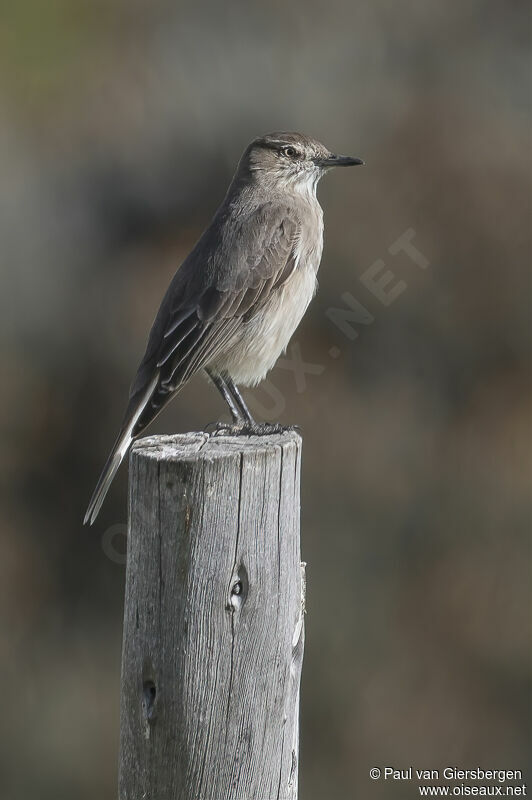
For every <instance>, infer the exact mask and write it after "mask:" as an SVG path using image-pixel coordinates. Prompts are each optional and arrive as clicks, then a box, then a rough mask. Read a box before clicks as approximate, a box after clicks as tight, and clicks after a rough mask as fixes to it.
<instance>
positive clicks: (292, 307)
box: [213, 266, 317, 386]
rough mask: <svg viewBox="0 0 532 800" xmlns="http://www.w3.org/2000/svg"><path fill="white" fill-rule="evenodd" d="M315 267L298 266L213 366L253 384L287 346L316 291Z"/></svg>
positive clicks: (263, 375) (243, 326) (235, 379)
mask: <svg viewBox="0 0 532 800" xmlns="http://www.w3.org/2000/svg"><path fill="white" fill-rule="evenodd" d="M316 285H317V282H316V270H315V268H313V267H312V266H307V267H303V268H298V269H297V270H296V271H295V272H294V274H293V275H292V277H291V278H290V279H289V280H288V281H287V282H286V284H285V285H284V286H283V287H282V288H281V289H280V290H279V291H278V292H276V294H275V295H273V296H272V297H271V299H270V300H269V301H268V303H267V304H266V305H265V306H264V307H263V308H262V309H261V310H260V311H259V312H258V313H257V314H256V315H255V317H254V318H253V319H251V320H250V321H249V322H248V323H247V324H245V325H242V327H241V328H240V330H239V332H238V337H237V338H236V340H235V341H234V342H232V343H231V346H230V348H229V349H228V350H227V352H225V353H224V354H223V355H220V356H219V358H218V359H217V360H216V364H213V367H214V368H215V369H216V370H218V371H220V372H224V371H225V372H227V373H228V374H229V375H230V376H231V378H232V379H233V380H234V382H235V383H236V384H241V385H242V386H255V385H256V384H257V383H259V381H261V380H262V379H263V378H264V377H265V375H266V373H267V372H269V370H270V369H271V368H272V367H273V365H274V364H275V362H276V361H277V359H278V358H279V356H280V355H281V353H282V352H283V351H284V350H285V349H286V347H287V345H288V342H289V341H290V339H291V337H292V334H293V333H294V331H295V329H296V328H297V326H298V325H299V323H300V322H301V318H302V316H303V314H304V313H305V311H306V309H307V306H308V304H309V303H310V301H311V300H312V297H313V296H314V293H315V291H316Z"/></svg>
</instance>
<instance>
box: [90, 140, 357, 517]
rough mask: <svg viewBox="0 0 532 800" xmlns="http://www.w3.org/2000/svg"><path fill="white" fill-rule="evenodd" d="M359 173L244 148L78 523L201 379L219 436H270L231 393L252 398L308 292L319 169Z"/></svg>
mask: <svg viewBox="0 0 532 800" xmlns="http://www.w3.org/2000/svg"><path fill="white" fill-rule="evenodd" d="M363 163H364V162H363V161H361V159H359V158H350V157H349V156H338V155H335V154H334V153H331V152H330V151H329V150H328V149H327V148H326V147H325V146H324V145H322V144H320V142H318V141H316V140H315V139H311V138H310V137H309V136H304V135H303V134H301V133H269V134H267V135H266V136H262V137H261V138H259V139H255V140H254V141H253V142H251V144H250V145H249V146H248V147H247V148H246V150H245V152H244V154H243V156H242V158H241V159H240V162H239V164H238V167H237V170H236V173H235V175H234V178H233V180H232V182H231V185H230V186H229V190H228V192H227V194H226V196H225V199H224V201H223V202H222V204H221V206H220V207H219V209H218V211H217V212H216V214H215V215H214V218H213V220H212V222H211V223H210V225H209V227H208V228H207V229H206V231H205V232H204V233H203V235H202V236H201V238H200V240H199V241H198V242H197V244H196V245H195V247H194V249H193V250H192V252H191V253H190V255H189V256H188V257H187V258H186V259H185V261H184V262H183V264H182V266H181V268H180V269H179V270H178V271H177V272H176V274H175V275H174V277H173V279H172V282H171V283H170V286H169V287H168V290H167V292H166V294H165V296H164V298H163V301H162V303H161V307H160V308H159V311H158V313H157V316H156V318H155V321H154V323H153V326H152V329H151V331H150V335H149V339H148V345H147V348H146V352H145V354H144V357H143V359H142V361H141V362H140V365H139V368H138V370H137V374H136V375H135V378H134V380H133V383H132V384H131V388H130V391H129V404H128V406H127V409H126V413H125V416H124V421H123V423H122V427H121V429H120V433H119V434H118V437H117V439H116V442H115V444H114V446H113V449H112V450H111V454H110V455H109V458H108V459H107V463H106V464H105V466H104V468H103V472H102V474H101V476H100V479H99V481H98V483H97V485H96V489H95V490H94V494H93V495H92V498H91V501H90V503H89V507H88V509H87V513H86V514H85V519H84V523H90V524H92V523H93V522H94V520H95V519H96V516H97V515H98V512H99V510H100V507H101V505H102V503H103V500H104V498H105V495H106V494H107V491H108V489H109V486H110V485H111V481H112V480H113V478H114V476H115V474H116V471H117V470H118V467H119V466H120V463H121V462H122V459H123V458H124V456H125V455H126V453H127V451H128V449H129V447H130V445H131V442H132V441H133V440H134V439H135V438H136V437H137V436H139V434H140V433H141V432H142V431H143V430H144V429H145V428H146V426H147V425H149V423H150V422H151V421H152V420H153V419H154V418H155V417H156V416H157V414H158V413H159V412H160V411H161V410H162V409H163V408H164V406H165V405H166V404H167V403H168V402H169V400H170V399H171V398H172V397H173V396H174V395H175V394H176V392H178V391H179V389H180V388H181V387H182V386H183V384H184V383H185V382H186V381H187V380H188V379H189V378H190V377H191V375H193V374H194V373H196V372H198V371H199V370H201V369H204V370H205V371H206V372H207V374H208V376H209V377H210V379H211V380H212V381H213V383H214V384H215V386H216V387H217V388H218V389H219V391H220V392H221V394H222V396H223V398H224V399H225V400H226V402H227V404H228V406H229V410H230V411H231V416H232V419H233V425H232V426H225V428H227V429H229V430H231V431H233V432H241V433H252V434H259V435H261V434H266V433H271V432H275V431H277V430H279V428H280V426H277V425H268V424H264V423H263V424H257V423H256V422H255V421H254V419H253V418H252V416H251V414H250V413H249V410H248V408H247V406H246V404H245V402H244V400H243V398H242V395H241V394H240V392H239V390H238V388H237V384H240V385H242V386H255V385H256V384H257V383H259V381H261V380H262V379H263V378H264V377H265V375H266V373H267V372H268V371H269V370H270V369H271V368H272V367H273V365H274V364H275V362H276V361H277V359H278V357H279V356H280V354H281V353H282V352H283V351H284V350H285V348H286V346H287V345H288V342H289V340H290V337H291V336H292V334H293V333H294V331H295V329H296V328H297V326H298V325H299V322H300V321H301V318H302V316H303V314H304V313H305V310H306V308H307V306H308V304H309V303H310V301H311V299H312V297H313V295H314V292H315V291H316V273H317V271H318V267H319V264H320V259H321V253H322V248H323V212H322V209H321V206H320V204H319V203H318V200H317V198H316V186H317V184H318V181H319V179H320V178H321V177H322V175H323V174H324V173H325V172H326V171H327V170H328V169H330V168H331V167H337V166H341V167H346V166H351V165H355V164H363Z"/></svg>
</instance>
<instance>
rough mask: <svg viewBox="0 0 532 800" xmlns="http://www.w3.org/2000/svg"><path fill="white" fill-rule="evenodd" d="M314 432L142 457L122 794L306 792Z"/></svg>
mask: <svg viewBox="0 0 532 800" xmlns="http://www.w3.org/2000/svg"><path fill="white" fill-rule="evenodd" d="M300 460H301V439H300V437H299V436H298V435H297V434H296V433H293V432H287V433H283V434H280V435H272V436H265V437H244V436H241V437H224V436H222V437H220V436H219V437H209V436H208V435H207V434H198V433H194V434H188V435H183V436H154V437H150V438H147V439H142V440H140V441H138V442H137V443H136V444H135V445H134V447H133V449H132V452H131V459H130V492H129V538H128V552H127V572H126V599H125V611H124V643H123V656H122V689H121V705H120V712H121V735H120V751H121V752H120V770H119V771H120V776H119V786H120V788H119V794H120V800H274V799H275V800H295V799H296V798H297V774H298V734H299V731H298V713H299V682H300V675H301V666H302V660H303V639H304V625H303V614H304V585H305V580H304V571H303V570H304V565H302V564H301V558H300V544H299V503H300V499H299V471H300Z"/></svg>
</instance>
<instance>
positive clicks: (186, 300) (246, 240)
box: [130, 203, 301, 435]
mask: <svg viewBox="0 0 532 800" xmlns="http://www.w3.org/2000/svg"><path fill="white" fill-rule="evenodd" d="M300 235H301V224H300V221H299V217H298V215H297V214H296V212H295V211H294V210H293V209H291V208H290V207H288V206H285V205H282V204H274V203H266V204H264V205H262V206H260V207H259V208H258V209H257V210H256V211H255V212H254V213H253V214H250V215H249V216H247V217H246V218H245V219H244V220H243V221H241V222H240V223H239V224H238V225H234V226H232V228H231V230H230V233H229V236H230V238H229V239H226V241H225V245H226V246H225V247H224V248H219V249H218V248H215V249H214V256H213V251H212V250H210V252H205V250H208V249H210V248H202V247H199V248H198V250H197V252H196V255H195V258H194V259H193V262H195V263H189V264H187V265H186V269H187V272H188V273H190V274H191V275H192V279H191V281H190V283H189V284H186V282H184V281H183V282H182V283H181V285H180V284H179V283H177V284H176V285H175V286H171V287H170V288H169V293H168V294H167V296H166V297H165V300H164V301H163V306H162V307H161V312H160V315H159V316H160V317H162V318H159V316H158V318H157V319H156V321H155V323H154V329H156V331H157V333H156V342H152V344H151V347H150V344H148V350H147V352H146V356H145V357H144V359H143V362H142V363H141V365H140V367H139V371H138V373H137V377H136V379H135V381H134V382H133V385H132V394H131V400H133V398H134V397H136V396H138V394H139V392H142V390H143V389H144V387H145V386H146V385H147V384H148V383H149V381H150V380H151V378H152V377H153V375H154V374H155V373H156V372H158V376H159V377H158V381H157V386H156V388H155V391H154V392H153V394H152V396H151V399H150V401H149V402H148V404H147V406H146V407H145V409H144V411H143V413H142V415H141V416H140V417H139V419H138V421H137V423H136V425H135V430H134V435H138V433H139V432H140V430H142V428H144V427H145V426H146V425H147V424H148V423H149V422H150V421H151V419H152V418H153V416H155V415H156V414H157V413H158V412H159V411H160V409H161V408H162V407H163V405H165V404H166V402H167V400H168V399H169V398H168V395H170V394H172V393H173V392H175V391H176V390H177V389H178V388H179V386H180V385H182V384H183V383H184V382H185V381H186V380H187V379H188V378H189V377H190V376H191V375H192V374H194V373H195V372H197V371H198V370H200V369H201V368H202V367H204V366H205V365H208V364H209V362H211V361H213V360H214V359H215V358H216V356H217V355H218V354H219V353H221V352H223V350H224V348H226V347H227V346H228V344H229V343H230V342H231V340H232V339H233V337H234V335H235V334H236V332H237V331H238V328H239V327H240V326H241V325H242V324H245V323H246V322H248V321H249V320H250V319H251V318H252V317H253V316H254V314H256V313H257V311H258V310H259V309H260V308H261V307H262V305H263V304H264V303H265V302H266V300H267V298H268V297H270V296H271V292H273V291H275V290H277V289H278V288H280V287H281V286H282V285H283V284H284V283H285V282H286V280H287V279H288V278H289V277H290V275H291V274H292V273H293V271H294V269H295V267H296V266H297V259H298V251H299V239H300ZM202 251H203V252H202ZM193 253H194V251H193ZM202 258H204V259H205V261H208V262H209V263H201V262H200V263H198V259H202ZM209 259H210V261H209ZM217 259H220V263H217ZM184 266H185V265H184ZM182 269H183V268H182ZM194 269H195V270H196V271H198V270H202V271H204V273H203V274H204V277H203V279H202V281H201V283H200V284H199V286H198V282H196V281H194V275H193V273H194ZM196 274H197V273H196ZM178 276H179V272H178V273H177V275H176V278H177V277H178ZM152 333H153V332H152ZM151 338H152V335H150V339H151ZM147 356H148V358H147ZM147 367H148V369H146V368H147ZM139 378H140V380H139ZM130 405H131V403H130Z"/></svg>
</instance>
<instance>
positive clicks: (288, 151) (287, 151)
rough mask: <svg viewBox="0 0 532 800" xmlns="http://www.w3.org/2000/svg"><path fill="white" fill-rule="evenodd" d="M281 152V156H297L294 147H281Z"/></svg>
mask: <svg viewBox="0 0 532 800" xmlns="http://www.w3.org/2000/svg"><path fill="white" fill-rule="evenodd" d="M281 153H282V154H283V156H287V158H296V156H297V150H296V149H295V147H283V149H282V150H281Z"/></svg>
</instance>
